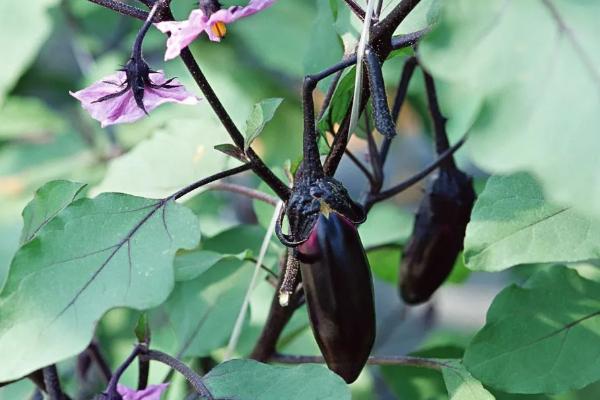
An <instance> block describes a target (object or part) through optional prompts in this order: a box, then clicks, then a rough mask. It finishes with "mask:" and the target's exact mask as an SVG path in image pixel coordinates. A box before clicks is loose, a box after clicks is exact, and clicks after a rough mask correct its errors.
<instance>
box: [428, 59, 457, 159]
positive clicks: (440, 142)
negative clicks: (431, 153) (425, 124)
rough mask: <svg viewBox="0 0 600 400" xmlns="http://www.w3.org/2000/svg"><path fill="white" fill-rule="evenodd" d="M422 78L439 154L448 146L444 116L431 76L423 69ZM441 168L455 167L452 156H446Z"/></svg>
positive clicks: (436, 148)
mask: <svg viewBox="0 0 600 400" xmlns="http://www.w3.org/2000/svg"><path fill="white" fill-rule="evenodd" d="M423 78H424V79H425V91H426V92H427V104H428V105H429V115H430V116H431V121H432V122H433V128H434V132H435V150H436V153H437V154H441V153H443V152H445V151H446V150H448V148H449V147H450V142H449V141H448V135H447V134H446V117H444V116H443V115H442V111H441V110H440V104H439V103H438V98H437V93H436V90H435V83H434V81H433V78H432V76H431V75H429V73H427V72H426V71H425V70H423ZM441 168H456V165H455V164H454V158H453V157H448V158H446V159H445V160H444V162H443V163H442V164H441Z"/></svg>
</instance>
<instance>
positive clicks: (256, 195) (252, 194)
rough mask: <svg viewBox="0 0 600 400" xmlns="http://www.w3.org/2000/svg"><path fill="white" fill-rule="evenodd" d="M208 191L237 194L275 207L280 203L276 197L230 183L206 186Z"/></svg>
mask: <svg viewBox="0 0 600 400" xmlns="http://www.w3.org/2000/svg"><path fill="white" fill-rule="evenodd" d="M206 189H207V190H220V191H224V192H231V193H237V194H240V195H242V196H246V197H249V198H251V199H255V200H259V201H262V202H264V203H267V204H270V205H272V206H275V205H276V204H277V202H278V201H279V200H278V199H277V198H276V197H273V196H270V195H268V194H266V193H264V192H261V191H260V190H256V189H252V188H249V187H246V186H242V185H237V184H235V183H229V182H216V183H211V184H210V185H206Z"/></svg>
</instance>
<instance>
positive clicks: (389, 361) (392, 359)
mask: <svg viewBox="0 0 600 400" xmlns="http://www.w3.org/2000/svg"><path fill="white" fill-rule="evenodd" d="M270 361H273V362H276V363H281V364H308V363H310V364H323V363H325V359H324V358H323V357H322V356H296V355H285V354H275V355H274V356H273V357H271V359H270ZM367 364H369V365H404V366H409V367H422V368H429V369H436V370H439V369H441V368H442V367H445V366H446V364H445V363H444V362H442V361H438V360H435V359H430V358H421V357H410V356H371V357H369V359H368V360H367Z"/></svg>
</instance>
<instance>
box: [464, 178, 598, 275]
mask: <svg viewBox="0 0 600 400" xmlns="http://www.w3.org/2000/svg"><path fill="white" fill-rule="evenodd" d="M599 257H600V225H599V224H598V222H597V221H594V220H593V219H591V218H587V217H585V216H582V215H581V214H579V213H577V212H576V211H574V210H573V209H572V208H568V207H561V206H557V205H554V204H552V203H549V202H548V201H546V200H545V199H544V194H543V193H542V189H541V188H540V186H539V184H538V183H537V182H536V181H535V180H534V179H533V178H531V176H529V175H527V174H524V173H520V174H516V175H511V176H506V177H492V178H490V179H489V181H488V183H487V186H486V187H485V190H484V191H483V193H481V195H480V196H479V198H478V199H477V203H476V204H475V207H474V209H473V213H472V215H471V222H470V223H469V225H468V227H467V234H466V238H465V260H466V262H467V266H468V267H469V268H471V269H475V270H483V271H499V270H502V269H505V268H508V267H511V266H513V265H518V264H528V263H544V262H576V261H584V260H591V259H597V258H599Z"/></svg>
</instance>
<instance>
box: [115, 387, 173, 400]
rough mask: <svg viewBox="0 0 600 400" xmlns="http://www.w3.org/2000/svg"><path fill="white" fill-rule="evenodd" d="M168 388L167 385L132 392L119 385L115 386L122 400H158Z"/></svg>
mask: <svg viewBox="0 0 600 400" xmlns="http://www.w3.org/2000/svg"><path fill="white" fill-rule="evenodd" d="M167 386H169V384H168V383H161V384H160V385H150V386H148V387H147V388H146V389H144V390H133V389H129V388H128V387H127V386H123V385H121V384H119V385H117V392H119V394H120V395H121V396H123V400H160V396H161V395H162V393H163V392H164V391H165V390H166V389H167Z"/></svg>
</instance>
